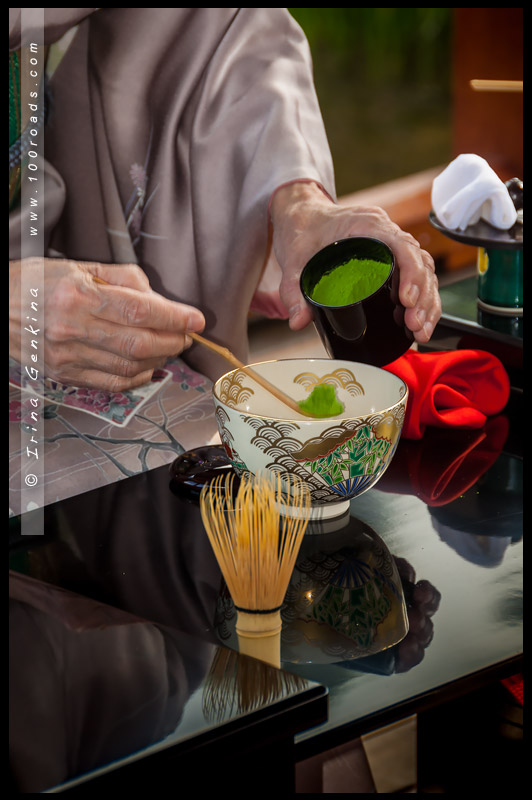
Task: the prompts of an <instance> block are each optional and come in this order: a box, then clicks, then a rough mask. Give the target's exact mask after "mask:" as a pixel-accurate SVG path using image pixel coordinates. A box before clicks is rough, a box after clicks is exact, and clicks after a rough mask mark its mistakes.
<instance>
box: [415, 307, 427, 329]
mask: <svg viewBox="0 0 532 800" xmlns="http://www.w3.org/2000/svg"><path fill="white" fill-rule="evenodd" d="M426 316H427V314H426V311H425V309H424V308H420V309H419V310H418V311H417V312H416V319H417V321H418V322H419V324H420V325H423V323H424V322H425V317H426Z"/></svg>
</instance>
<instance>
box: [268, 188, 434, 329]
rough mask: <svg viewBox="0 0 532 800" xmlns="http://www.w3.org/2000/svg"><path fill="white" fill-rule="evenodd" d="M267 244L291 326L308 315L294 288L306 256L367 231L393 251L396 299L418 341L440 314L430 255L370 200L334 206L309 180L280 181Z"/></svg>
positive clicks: (307, 319) (303, 323) (295, 326)
mask: <svg viewBox="0 0 532 800" xmlns="http://www.w3.org/2000/svg"><path fill="white" fill-rule="evenodd" d="M271 218H272V224H273V247H274V251H275V255H276V258H277V261H278V262H279V264H280V265H281V268H282V270H283V278H282V281H281V286H280V296H281V300H282V302H283V303H284V305H285V306H286V308H287V309H288V312H289V316H290V327H291V328H292V330H300V329H301V328H304V327H305V326H306V325H307V324H308V323H309V322H310V321H311V319H312V312H311V311H310V309H309V307H308V305H307V304H306V303H305V301H304V299H303V297H302V295H301V292H300V289H299V276H300V274H301V271H302V269H303V267H304V266H305V264H306V263H307V261H309V260H310V258H311V257H312V256H313V255H314V254H315V253H316V252H317V251H318V250H321V248H322V247H325V246H326V245H328V244H330V243H331V242H334V241H336V240H338V239H345V238H347V237H349V236H373V237H375V238H376V239H380V240H381V241H383V242H385V243H386V244H387V245H388V246H389V247H390V248H391V249H392V250H393V252H394V255H395V260H396V265H397V267H398V269H399V299H400V301H401V303H402V305H403V306H404V307H405V309H406V312H405V324H406V326H407V327H408V328H409V329H410V330H411V331H412V332H413V333H414V337H415V339H416V340H417V341H418V342H420V343H425V342H428V340H429V339H430V337H431V335H432V332H433V330H434V327H435V325H436V323H437V321H438V319H439V318H440V315H441V302H440V296H439V293H438V280H437V278H436V274H435V270H434V261H433V259H432V257H431V256H430V255H429V253H427V252H426V251H425V250H422V249H421V247H420V245H419V243H418V242H417V241H416V239H414V237H413V236H412V235H411V234H409V233H406V232H405V231H403V230H401V228H399V226H398V225H396V224H395V223H394V222H392V221H391V219H390V218H389V217H388V215H387V214H386V212H385V211H383V209H381V208H378V207H373V206H351V207H350V206H339V205H336V204H335V203H333V202H332V201H331V200H330V199H329V198H328V197H327V196H326V195H325V194H324V193H323V191H322V190H321V189H320V188H319V186H318V185H317V184H314V183H303V182H301V183H294V184H289V185H287V186H283V187H281V188H280V189H278V190H277V192H276V193H275V195H274V197H273V200H272V203H271Z"/></svg>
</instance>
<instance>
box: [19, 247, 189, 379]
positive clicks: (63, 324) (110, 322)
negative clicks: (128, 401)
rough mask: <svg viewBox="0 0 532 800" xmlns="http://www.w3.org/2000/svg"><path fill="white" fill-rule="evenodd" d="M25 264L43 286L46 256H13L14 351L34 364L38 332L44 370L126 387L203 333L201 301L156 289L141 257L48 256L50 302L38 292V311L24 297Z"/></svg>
mask: <svg viewBox="0 0 532 800" xmlns="http://www.w3.org/2000/svg"><path fill="white" fill-rule="evenodd" d="M21 270H25V271H27V272H26V273H25V278H24V279H25V282H26V283H27V285H30V286H31V285H37V286H38V285H39V277H40V275H41V274H42V262H41V264H40V263H39V260H38V259H33V258H28V259H24V260H23V261H10V264H9V274H10V285H9V289H10V304H9V311H10V326H9V352H10V355H12V356H13V357H14V358H16V359H17V360H18V361H20V362H21V363H28V364H29V363H30V362H29V354H30V350H29V349H28V346H29V343H30V340H31V339H35V340H37V343H38V347H42V348H43V355H44V375H42V376H41V377H47V378H52V379H53V380H56V381H59V382H61V383H66V384H70V385H72V386H85V387H89V388H98V389H103V390H107V391H112V392H121V391H126V390H128V389H132V388H134V387H136V386H141V385H142V384H144V383H147V382H148V381H149V380H150V379H151V376H152V374H153V370H154V369H155V368H156V367H159V366H162V365H163V364H164V362H165V361H166V359H167V358H168V357H169V356H175V355H176V354H178V353H180V352H182V350H184V349H185V348H186V347H188V346H189V345H190V344H191V343H192V340H191V339H190V337H188V336H186V331H196V332H198V333H199V332H200V331H202V330H203V328H204V326H205V319H204V317H203V314H202V313H201V312H200V311H199V310H198V309H197V308H194V307H193V306H188V305H184V304H183V303H177V302H174V301H172V300H168V299H167V298H165V297H163V296H162V295H160V294H157V293H156V292H154V291H153V290H152V289H151V288H150V285H149V281H148V278H147V277H146V275H145V274H144V272H143V271H142V270H141V269H140V267H138V266H137V265H136V264H111V265H108V264H97V263H89V262H78V261H72V260H66V259H54V258H46V259H44V284H43V294H44V308H43V303H42V300H41V298H39V299H38V309H39V310H38V311H37V312H32V311H31V310H30V302H31V300H32V298H31V297H28V300H27V307H26V306H25V305H24V303H23V302H22V300H21V297H20V280H21ZM32 276H35V279H34V281H33V284H32ZM94 278H99V279H100V280H101V281H103V282H104V283H100V282H97V281H95V280H94ZM28 316H29V317H31V316H34V317H36V318H37V320H38V322H36V323H31V324H32V325H33V326H34V329H39V334H38V335H37V336H32V335H31V333H29V332H28V331H25V330H24V328H25V327H26V326H27V325H28V324H30V323H28V322H27V319H28ZM26 359H28V360H27V361H26ZM41 363H42V361H41Z"/></svg>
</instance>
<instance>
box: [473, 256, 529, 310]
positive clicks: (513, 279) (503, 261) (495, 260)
mask: <svg viewBox="0 0 532 800" xmlns="http://www.w3.org/2000/svg"><path fill="white" fill-rule="evenodd" d="M477 273H478V305H479V307H480V308H481V309H483V310H484V311H490V312H492V313H494V314H507V315H510V316H519V315H520V314H522V313H523V251H522V249H512V250H506V249H501V248H485V247H479V248H478V255H477Z"/></svg>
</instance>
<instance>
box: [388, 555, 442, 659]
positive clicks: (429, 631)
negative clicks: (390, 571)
mask: <svg viewBox="0 0 532 800" xmlns="http://www.w3.org/2000/svg"><path fill="white" fill-rule="evenodd" d="M394 561H395V564H396V566H397V571H398V572H399V576H400V578H401V583H402V585H403V591H404V593H405V601H406V607H407V608H406V610H407V615H408V633H407V635H406V636H405V638H404V639H403V640H402V642H399V644H398V645H397V647H396V658H395V671H396V672H408V670H410V669H412V667H415V666H416V665H417V664H419V663H420V662H421V661H422V660H423V658H424V657H425V650H426V649H427V647H428V646H429V644H430V643H431V641H432V637H433V635H434V625H433V622H432V617H433V616H434V614H435V613H436V611H437V610H438V608H439V607H440V601H441V594H440V592H439V591H438V590H437V589H436V587H435V586H433V585H432V583H430V581H427V580H420V581H417V582H416V573H415V570H414V568H413V567H412V565H411V564H410V563H409V562H408V561H406V559H404V558H399V557H397V556H394Z"/></svg>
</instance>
